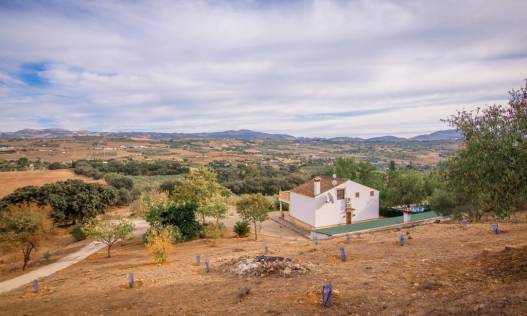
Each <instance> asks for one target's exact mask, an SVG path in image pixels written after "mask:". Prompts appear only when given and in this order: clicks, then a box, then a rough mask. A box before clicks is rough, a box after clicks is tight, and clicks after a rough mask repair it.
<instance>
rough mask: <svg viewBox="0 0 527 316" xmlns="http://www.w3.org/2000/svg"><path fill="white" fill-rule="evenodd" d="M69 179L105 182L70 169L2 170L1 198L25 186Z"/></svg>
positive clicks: (0, 177) (0, 181) (0, 182)
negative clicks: (80, 174) (77, 173)
mask: <svg viewBox="0 0 527 316" xmlns="http://www.w3.org/2000/svg"><path fill="white" fill-rule="evenodd" d="M68 179H80V180H83V181H86V182H100V183H102V182H104V181H102V180H99V181H95V180H93V179H90V178H87V177H83V176H79V175H76V174H75V172H73V170H70V169H60V170H34V171H10V172H0V198H1V197H3V196H5V195H7V194H9V193H11V192H13V191H15V190H16V189H17V188H20V187H23V186H27V185H35V186H41V185H44V184H47V183H53V182H57V181H65V180H68Z"/></svg>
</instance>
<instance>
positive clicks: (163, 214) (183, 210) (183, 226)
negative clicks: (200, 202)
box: [146, 202, 200, 240]
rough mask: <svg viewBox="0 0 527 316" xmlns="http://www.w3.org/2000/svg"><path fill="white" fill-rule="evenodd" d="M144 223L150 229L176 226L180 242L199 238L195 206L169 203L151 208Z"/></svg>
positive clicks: (192, 204)
mask: <svg viewBox="0 0 527 316" xmlns="http://www.w3.org/2000/svg"><path fill="white" fill-rule="evenodd" d="M146 221H147V222H148V223H149V224H150V226H152V227H166V226H177V227H178V228H179V231H180V232H181V238H182V240H189V239H192V238H195V237H198V236H199V233H200V225H199V223H198V222H197V221H196V204H194V203H182V204H178V203H175V202H171V203H169V204H168V205H167V204H165V203H161V204H159V205H155V206H153V207H152V208H151V209H150V210H149V212H148V214H147V216H146Z"/></svg>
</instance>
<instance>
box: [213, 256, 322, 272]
mask: <svg viewBox="0 0 527 316" xmlns="http://www.w3.org/2000/svg"><path fill="white" fill-rule="evenodd" d="M314 269H315V265H313V264H312V263H309V262H308V263H301V262H298V261H296V260H292V259H290V258H285V257H275V256H258V257H247V256H244V257H239V258H234V259H231V260H230V261H228V262H226V263H224V264H223V265H222V270H223V271H226V272H232V273H234V274H236V275H239V276H260V277H265V276H269V275H279V276H283V277H289V276H295V275H302V274H306V273H308V272H310V271H313V270H314Z"/></svg>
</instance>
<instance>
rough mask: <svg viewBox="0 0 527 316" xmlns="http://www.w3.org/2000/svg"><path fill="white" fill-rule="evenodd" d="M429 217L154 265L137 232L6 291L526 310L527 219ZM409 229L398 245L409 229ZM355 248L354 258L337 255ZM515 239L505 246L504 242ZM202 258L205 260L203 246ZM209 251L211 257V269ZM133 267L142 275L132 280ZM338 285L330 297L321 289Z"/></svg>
mask: <svg viewBox="0 0 527 316" xmlns="http://www.w3.org/2000/svg"><path fill="white" fill-rule="evenodd" d="M500 226H501V228H502V230H503V233H502V234H499V235H495V234H493V233H492V231H491V229H490V224H489V223H482V224H470V225H469V227H468V228H467V229H464V228H463V227H462V226H461V225H459V224H456V223H451V224H431V225H425V226H418V227H415V228H411V229H408V230H402V231H395V230H394V231H385V232H377V233H371V234H363V235H362V237H361V238H360V239H357V238H355V237H354V238H353V239H352V242H351V244H346V243H345V242H344V239H343V238H341V239H334V240H329V241H322V242H319V243H318V244H315V243H313V242H312V241H308V240H296V241H295V240H287V239H281V238H272V237H264V238H263V239H262V240H259V241H254V240H252V239H251V238H250V237H249V238H242V239H239V238H227V239H220V240H215V241H210V240H196V241H192V242H187V243H183V244H178V245H176V247H175V250H174V252H173V253H172V254H171V256H170V257H169V261H168V262H167V263H166V264H163V265H156V264H152V263H151V260H150V258H149V257H148V253H147V251H146V249H145V247H144V246H143V244H142V243H141V240H140V239H139V238H137V239H135V240H133V241H128V242H125V243H124V244H123V245H122V246H117V247H115V249H114V250H113V251H112V258H110V259H107V258H105V252H104V251H101V252H99V253H97V254H95V255H92V256H91V257H89V258H88V259H86V260H85V261H83V262H81V263H78V264H76V265H74V266H72V267H70V268H67V269H65V270H63V271H60V272H58V273H56V274H54V275H52V276H50V277H48V278H46V279H44V280H42V282H41V286H42V288H41V290H40V292H38V293H33V292H32V290H31V287H30V286H26V287H24V288H21V289H18V290H15V291H13V292H10V293H6V294H3V295H0V306H2V311H1V313H2V314H6V315H66V314H67V315H121V314H127V315H203V314H206V315H226V314H230V315H322V314H324V315H326V314H329V315H345V314H351V315H525V314H527V278H526V277H527V274H526V272H525V266H526V263H527V248H526V247H527V240H526V237H527V222H526V221H525V214H521V223H519V224H512V223H501V224H500ZM407 231H409V232H410V236H411V238H410V239H408V240H407V242H406V244H405V245H404V246H400V245H399V235H400V234H401V233H405V234H406V232H407ZM266 244H267V246H268V249H269V253H268V255H271V256H284V257H288V258H291V259H293V260H295V261H296V262H310V263H313V264H314V265H315V266H316V269H314V270H313V271H309V272H308V273H306V274H303V275H298V276H291V277H284V276H281V275H271V276H267V277H259V276H254V277H253V276H251V277H240V276H238V275H236V274H234V273H232V272H229V271H225V270H223V269H220V268H219V267H220V266H221V264H222V263H225V262H228V261H229V260H231V259H233V258H238V257H242V256H258V255H262V254H263V251H264V247H265V245H266ZM339 247H344V248H345V249H346V254H347V258H348V260H347V261H345V262H342V261H341V260H340V259H339V257H338V249H339ZM506 247H507V248H506ZM198 254H199V255H201V261H202V264H201V265H200V266H197V265H195V255H198ZM205 259H209V260H210V263H211V268H212V270H211V272H210V273H206V272H205V268H204V266H203V262H204V260H205ZM130 272H134V274H135V277H136V279H137V280H138V281H140V282H138V286H137V287H136V288H133V289H129V288H127V286H126V284H127V278H128V274H129V273H130ZM325 283H331V284H332V285H333V286H334V288H335V289H336V295H335V296H336V297H335V301H334V305H333V306H332V307H330V308H323V307H321V306H320V300H321V289H322V285H323V284H325Z"/></svg>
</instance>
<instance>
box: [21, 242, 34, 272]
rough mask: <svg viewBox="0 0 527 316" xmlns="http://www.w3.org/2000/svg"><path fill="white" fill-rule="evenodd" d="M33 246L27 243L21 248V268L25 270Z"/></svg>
mask: <svg viewBox="0 0 527 316" xmlns="http://www.w3.org/2000/svg"><path fill="white" fill-rule="evenodd" d="M33 248H34V247H33V245H28V246H26V248H24V249H23V250H22V253H23V254H24V265H23V266H22V270H26V268H27V264H28V263H29V259H30V258H31V251H32V250H33Z"/></svg>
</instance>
